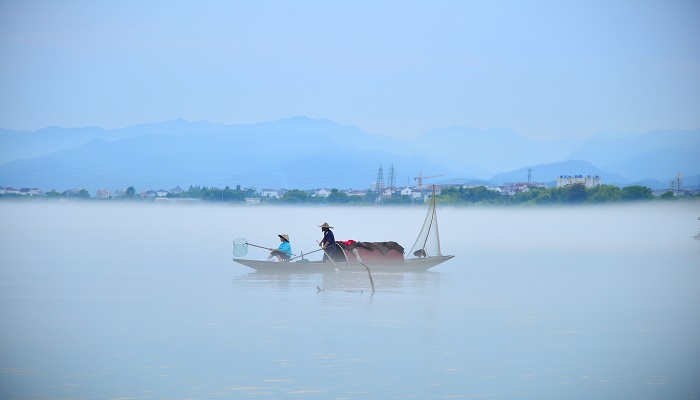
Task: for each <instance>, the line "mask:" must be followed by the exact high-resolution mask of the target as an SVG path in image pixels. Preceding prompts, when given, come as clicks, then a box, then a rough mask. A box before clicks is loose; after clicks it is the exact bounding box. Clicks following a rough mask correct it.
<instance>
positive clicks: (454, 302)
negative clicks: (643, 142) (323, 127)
mask: <svg viewBox="0 0 700 400" xmlns="http://www.w3.org/2000/svg"><path fill="white" fill-rule="evenodd" d="M424 212H425V209H422V208H396V209H386V208H363V207H359V208H335V207H308V208H283V207H280V208H266V207H257V208H256V207H226V206H220V207H218V206H217V207H212V206H210V207H206V206H199V205H198V206H175V205H135V206H124V205H114V204H107V203H102V204H100V203H97V204H96V203H61V204H55V203H38V202H30V203H19V204H15V203H8V202H2V203H0V215H2V217H3V222H4V224H3V226H4V227H3V230H2V236H0V238H1V242H0V251H1V253H2V262H1V263H0V265H1V267H0V289H1V290H0V321H2V329H0V389H1V393H2V396H1V397H2V398H22V399H27V398H52V399H76V398H98V399H99V398H109V399H115V398H152V399H162V398H178V399H184V398H192V399H200V398H256V399H277V398H318V399H370V398H371V399H375V398H393V399H427V398H431V399H442V398H450V399H451V398H481V397H486V398H489V397H494V398H505V399H694V398H698V397H700V383H698V382H699V381H700V380H699V379H698V378H699V377H700V339H698V338H700V313H698V305H700V290H699V289H700V262H699V261H700V241H695V240H692V236H693V235H695V234H697V233H698V231H700V221H698V220H697V217H698V216H700V207H699V205H698V203H672V204H659V203H654V204H645V205H624V206H613V207H581V208H551V209H546V208H545V209H543V208H531V209H510V208H461V209H460V208H444V209H439V210H438V216H439V219H440V229H441V237H442V249H443V253H445V254H454V255H455V256H456V257H455V258H454V259H453V260H450V261H448V262H447V263H445V264H442V265H440V266H438V267H436V268H434V269H433V270H431V271H428V272H426V273H413V274H375V275H374V280H375V285H376V289H377V291H376V293H374V294H372V293H371V290H370V289H371V288H370V284H369V280H368V278H367V275H366V274H362V273H354V274H352V273H343V272H341V273H338V274H335V273H331V274H311V275H301V274H285V275H266V274H261V273H256V272H251V270H248V269H247V268H246V267H244V266H242V265H239V264H235V263H233V262H232V260H231V258H232V254H231V250H232V248H231V247H232V246H231V242H232V240H233V239H235V238H237V237H243V238H246V239H248V241H249V242H250V243H255V244H260V245H263V246H276V245H277V244H278V243H279V240H278V239H277V236H276V235H277V234H278V233H287V234H289V235H290V239H291V243H292V247H293V249H294V251H295V253H297V252H299V251H302V250H303V251H304V252H308V251H311V250H315V249H316V248H317V247H316V240H320V238H321V232H320V228H318V225H320V224H322V223H323V222H326V221H327V222H329V223H330V224H331V225H333V226H335V230H334V231H335V234H336V238H338V239H355V240H364V241H372V240H396V241H398V242H399V243H401V244H403V245H404V247H410V245H411V244H413V240H414V239H415V235H417V233H418V231H419V229H420V226H419V225H420V224H421V223H422V221H423V218H424ZM317 254H318V253H316V254H314V255H317ZM248 256H249V257H251V258H260V257H264V256H266V252H265V251H263V250H257V249H252V248H251V249H250V253H249V254H248ZM310 257H311V258H313V255H312V256H310ZM319 258H320V256H319ZM317 286H318V287H319V288H321V289H322V291H320V292H318V291H317Z"/></svg>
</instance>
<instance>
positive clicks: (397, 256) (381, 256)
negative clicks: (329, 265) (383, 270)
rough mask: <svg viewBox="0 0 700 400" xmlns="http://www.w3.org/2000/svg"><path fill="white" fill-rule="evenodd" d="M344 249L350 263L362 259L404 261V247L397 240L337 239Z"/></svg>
mask: <svg viewBox="0 0 700 400" xmlns="http://www.w3.org/2000/svg"><path fill="white" fill-rule="evenodd" d="M336 242H337V243H338V244H339V246H338V247H340V249H341V250H342V251H343V254H344V255H345V258H346V259H347V261H348V264H359V263H360V259H361V260H362V261H361V262H363V263H386V264H392V263H399V264H400V263H403V262H404V257H403V252H404V249H403V247H401V245H400V244H398V243H396V242H356V241H354V240H348V241H347V242H352V243H347V242H338V241H336ZM355 251H357V254H359V256H360V259H358V258H357V256H356V255H355V253H354V252H355Z"/></svg>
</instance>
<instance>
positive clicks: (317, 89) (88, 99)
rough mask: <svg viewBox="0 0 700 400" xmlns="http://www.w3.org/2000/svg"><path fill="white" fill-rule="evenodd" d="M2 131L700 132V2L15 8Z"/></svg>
mask: <svg viewBox="0 0 700 400" xmlns="http://www.w3.org/2000/svg"><path fill="white" fill-rule="evenodd" d="M0 60H2V61H0V93H2V95H0V127H3V128H6V129H14V130H37V129H40V128H44V127H47V126H54V125H56V126H62V127H80V126H99V127H102V128H105V129H113V128H120V127H125V126H130V125H135V124H140V123H149V122H160V121H166V120H172V119H176V118H184V119H186V120H192V121H200V120H207V121H211V122H217V123H224V124H239V123H255V122H262V121H272V120H277V119H283V118H289V117H293V116H298V115H305V116H308V117H311V118H318V119H325V118H327V119H331V120H333V121H335V122H337V123H340V124H347V125H355V126H357V127H359V128H361V129H363V130H365V131H367V132H371V133H376V134H384V135H391V136H414V135H418V134H421V133H424V132H426V131H428V130H430V129H436V128H446V127H450V126H466V127H472V128H491V127H501V128H510V129H513V130H515V131H516V132H518V133H520V134H522V135H523V136H526V137H529V138H531V139H540V140H554V139H558V138H562V137H575V138H584V137H588V136H590V135H593V134H595V133H598V132H645V131H649V130H652V129H658V128H678V129H695V128H698V127H700V2H699V1H696V0H670V1H669V0H658V1H656V0H616V1H602V0H600V1H598V0H593V1H553V0H552V1H515V0H514V1H498V0H496V1H491V0H485V1H470V0H464V1H445V0H433V1H423V2H418V1H352V2H329V1H305V0H301V1H266V0H261V1H213V0H204V1H190V2H187V1H170V0H153V1H128V0H127V1H123V0H120V1H111V0H105V1H72V0H64V1H40V0H0Z"/></svg>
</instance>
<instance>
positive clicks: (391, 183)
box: [389, 164, 396, 195]
mask: <svg viewBox="0 0 700 400" xmlns="http://www.w3.org/2000/svg"><path fill="white" fill-rule="evenodd" d="M394 190H396V170H395V169H394V164H391V168H389V191H390V192H391V194H392V195H393V194H394Z"/></svg>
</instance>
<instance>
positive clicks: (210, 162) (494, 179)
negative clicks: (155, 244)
mask: <svg viewBox="0 0 700 400" xmlns="http://www.w3.org/2000/svg"><path fill="white" fill-rule="evenodd" d="M699 154H700V129H696V130H654V131H650V132H647V133H644V134H638V135H619V134H599V135H595V136H593V137H591V138H589V139H586V140H577V139H563V140H557V141H549V142H541V141H534V140H530V139H527V138H525V137H523V136H521V135H519V134H518V133H517V132H515V131H513V130H510V129H474V128H466V127H450V128H445V129H435V130H431V131H428V132H426V133H424V134H422V135H419V136H417V137H413V138H396V137H390V136H384V135H377V134H370V133H367V132H365V131H363V130H361V129H359V128H357V127H355V126H352V125H340V124H337V123H335V122H333V121H330V120H327V119H324V120H317V119H310V118H307V117H294V118H289V119H283V120H278V121H270V122H261V123H256V124H244V125H224V124H216V123H211V122H206V121H199V122H192V121H185V120H182V119H177V120H173V121H167V122H161V123H152V124H143V125H135V126H130V127H126V128H121V129H113V130H105V129H101V128H59V127H48V128H45V129H41V130H38V131H34V132H25V131H12V130H8V129H0V185H2V186H10V187H37V188H41V189H42V190H45V191H46V190H50V189H56V190H59V191H62V190H65V189H70V188H86V189H88V190H91V191H94V190H96V189H98V188H106V189H123V188H126V187H128V186H134V187H135V188H137V190H144V189H171V188H173V187H175V186H180V187H182V188H184V189H187V188H188V187H189V186H190V185H200V186H207V187H211V186H214V187H225V186H229V187H235V186H236V185H241V187H250V186H254V187H257V188H258V189H261V188H275V189H279V188H287V189H309V188H320V187H326V188H339V189H340V188H342V189H348V188H352V189H364V188H369V187H370V185H371V183H372V182H375V181H376V180H377V178H378V170H379V167H380V165H381V166H382V170H383V179H384V182H385V185H387V186H388V184H389V179H390V177H391V176H392V174H391V171H392V167H393V171H394V174H393V176H394V184H395V186H412V185H416V181H417V180H416V178H417V177H418V176H419V175H421V174H422V176H428V177H432V178H426V179H425V180H424V184H428V183H472V182H480V183H490V184H502V183H504V182H524V181H527V179H528V174H530V176H531V179H532V181H536V182H547V183H548V186H550V185H551V184H552V182H554V181H556V179H557V178H558V177H559V176H560V175H598V176H600V177H601V178H602V181H603V183H610V184H616V185H620V186H625V185H629V184H635V183H642V184H644V185H646V186H649V187H652V188H655V189H659V188H666V187H668V185H669V181H670V180H672V179H674V178H675V177H676V175H677V173H678V172H682V173H683V174H684V176H685V178H684V179H685V182H686V187H697V185H698V181H700V175H699V173H700V157H698V155H699ZM528 170H529V171H530V172H528Z"/></svg>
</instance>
